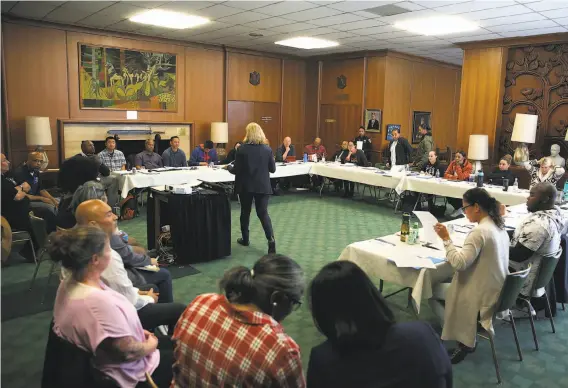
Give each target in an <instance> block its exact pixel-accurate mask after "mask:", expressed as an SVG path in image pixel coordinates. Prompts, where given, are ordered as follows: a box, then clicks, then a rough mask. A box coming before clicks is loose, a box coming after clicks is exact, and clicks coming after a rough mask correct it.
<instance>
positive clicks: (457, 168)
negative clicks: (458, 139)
mask: <svg viewBox="0 0 568 388" xmlns="http://www.w3.org/2000/svg"><path fill="white" fill-rule="evenodd" d="M473 173H474V172H473V165H472V164H471V163H470V162H469V160H467V154H466V153H465V151H457V152H456V155H455V157H454V160H452V162H451V163H450V165H449V166H448V168H447V169H446V173H445V174H444V178H445V179H448V180H454V181H467V180H468V179H469V176H470V174H473ZM448 203H449V204H450V205H452V206H453V208H454V209H455V210H456V211H457V210H458V209H459V208H460V207H461V200H460V199H459V198H448ZM455 214H457V212H454V213H453V214H452V215H455Z"/></svg>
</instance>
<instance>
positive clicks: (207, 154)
mask: <svg viewBox="0 0 568 388" xmlns="http://www.w3.org/2000/svg"><path fill="white" fill-rule="evenodd" d="M209 163H214V164H219V157H218V156H217V151H215V149H214V148H213V142H212V141H211V140H207V141H206V142H205V143H203V144H200V145H198V146H197V147H195V149H194V150H193V152H192V153H191V157H190V158H189V165H190V166H208V165H209Z"/></svg>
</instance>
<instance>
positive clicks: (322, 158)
mask: <svg viewBox="0 0 568 388" xmlns="http://www.w3.org/2000/svg"><path fill="white" fill-rule="evenodd" d="M321 162H322V163H325V154H322V155H321Z"/></svg>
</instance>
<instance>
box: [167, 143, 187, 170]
mask: <svg viewBox="0 0 568 388" xmlns="http://www.w3.org/2000/svg"><path fill="white" fill-rule="evenodd" d="M162 160H163V162H164V167H187V157H186V156H185V152H183V150H182V149H180V148H179V137H178V136H172V137H171V138H170V146H169V147H168V149H166V150H165V151H164V152H163V153H162Z"/></svg>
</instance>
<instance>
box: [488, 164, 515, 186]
mask: <svg viewBox="0 0 568 388" xmlns="http://www.w3.org/2000/svg"><path fill="white" fill-rule="evenodd" d="M503 179H508V180H509V185H510V186H513V183H514V182H515V174H513V171H511V170H505V171H501V170H499V167H497V169H496V170H495V171H493V172H490V173H489V174H487V182H489V183H491V184H494V185H498V186H502V185H503Z"/></svg>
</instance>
